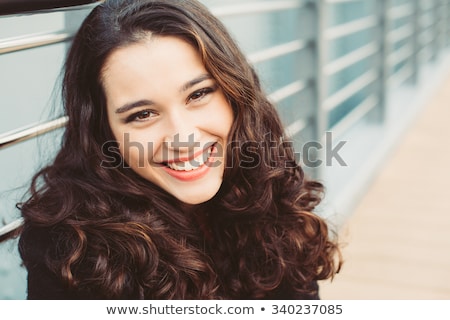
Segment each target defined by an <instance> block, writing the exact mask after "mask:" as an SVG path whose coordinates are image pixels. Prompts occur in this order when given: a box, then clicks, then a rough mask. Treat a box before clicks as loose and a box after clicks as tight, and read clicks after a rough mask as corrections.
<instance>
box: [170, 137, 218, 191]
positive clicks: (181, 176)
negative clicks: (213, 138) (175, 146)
mask: <svg viewBox="0 0 450 320" xmlns="http://www.w3.org/2000/svg"><path fill="white" fill-rule="evenodd" d="M213 146H214V144H212V145H209V147H208V148H206V149H204V150H201V151H199V152H197V153H196V154H194V156H191V157H180V158H177V159H171V160H170V161H167V163H171V162H177V161H190V160H192V159H195V158H196V157H198V156H200V155H201V154H203V153H205V152H208V150H209V149H210V148H211V147H212V148H214V147H213ZM213 150H214V149H213ZM213 154H214V152H212V153H211V155H210V156H209V158H208V159H207V160H206V161H205V163H204V164H202V165H201V166H200V167H198V168H197V169H194V170H190V171H184V170H173V169H171V168H169V167H167V166H163V168H162V169H163V170H164V171H165V172H166V173H167V174H169V175H170V176H171V177H173V178H175V179H178V180H180V181H186V182H187V181H195V180H198V179H201V178H202V177H204V176H205V175H206V174H207V173H208V172H209V171H210V170H211V166H209V165H208V164H209V163H213V162H214V159H215V157H214V156H213Z"/></svg>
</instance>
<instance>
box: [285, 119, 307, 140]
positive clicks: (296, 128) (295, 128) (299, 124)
mask: <svg viewBox="0 0 450 320" xmlns="http://www.w3.org/2000/svg"><path fill="white" fill-rule="evenodd" d="M306 127H308V122H307V121H306V120H304V119H297V120H296V121H294V122H293V123H291V124H290V125H288V126H287V127H286V129H285V132H286V135H287V136H288V137H293V136H295V135H296V134H297V133H299V132H301V131H303V130H304V129H305V128H306Z"/></svg>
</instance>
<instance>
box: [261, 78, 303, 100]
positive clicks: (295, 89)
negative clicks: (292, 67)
mask: <svg viewBox="0 0 450 320" xmlns="http://www.w3.org/2000/svg"><path fill="white" fill-rule="evenodd" d="M307 87H308V83H307V82H305V81H302V80H298V81H295V82H292V83H291V84H288V85H287V86H285V87H283V88H281V89H278V90H276V91H274V92H272V93H271V94H269V97H268V98H269V100H270V101H272V102H273V103H278V102H280V101H282V100H284V99H286V98H288V97H290V96H293V95H294V94H296V93H299V92H301V91H303V90H305V89H306V88H307Z"/></svg>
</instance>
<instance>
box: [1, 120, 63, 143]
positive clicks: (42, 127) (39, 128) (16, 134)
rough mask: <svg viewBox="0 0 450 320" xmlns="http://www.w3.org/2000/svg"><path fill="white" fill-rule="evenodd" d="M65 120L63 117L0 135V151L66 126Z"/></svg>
mask: <svg viewBox="0 0 450 320" xmlns="http://www.w3.org/2000/svg"><path fill="white" fill-rule="evenodd" d="M67 120H68V117H66V116H64V117H61V118H58V119H55V120H52V121H47V122H44V123H39V124H37V125H33V126H30V127H26V128H21V129H17V130H13V131H9V132H6V133H4V134H2V135H0V150H1V149H4V148H6V147H9V146H12V145H15V144H17V143H19V142H22V141H26V140H29V139H31V138H34V137H36V136H39V135H42V134H44V133H47V132H50V131H53V130H56V129H59V128H62V127H64V126H65V125H66V123H67Z"/></svg>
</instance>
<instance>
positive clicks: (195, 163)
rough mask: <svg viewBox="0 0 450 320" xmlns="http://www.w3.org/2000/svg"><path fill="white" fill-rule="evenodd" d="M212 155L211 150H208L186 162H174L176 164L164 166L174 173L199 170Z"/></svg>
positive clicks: (171, 163)
mask: <svg viewBox="0 0 450 320" xmlns="http://www.w3.org/2000/svg"><path fill="white" fill-rule="evenodd" d="M211 153H212V148H209V149H208V150H207V151H206V156H205V153H202V154H200V155H199V156H197V157H196V158H194V159H191V160H188V161H176V162H170V163H167V164H166V165H167V166H168V167H169V168H170V169H172V170H176V171H192V170H195V169H198V168H200V167H201V166H202V165H204V164H205V162H206V161H207V160H208V159H209V158H210V156H211Z"/></svg>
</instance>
